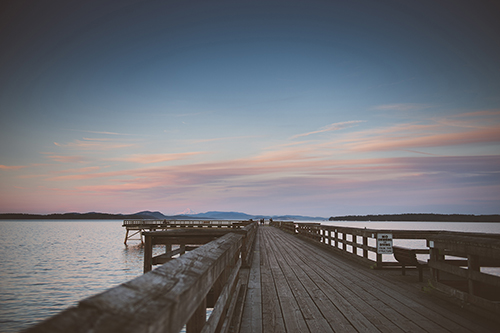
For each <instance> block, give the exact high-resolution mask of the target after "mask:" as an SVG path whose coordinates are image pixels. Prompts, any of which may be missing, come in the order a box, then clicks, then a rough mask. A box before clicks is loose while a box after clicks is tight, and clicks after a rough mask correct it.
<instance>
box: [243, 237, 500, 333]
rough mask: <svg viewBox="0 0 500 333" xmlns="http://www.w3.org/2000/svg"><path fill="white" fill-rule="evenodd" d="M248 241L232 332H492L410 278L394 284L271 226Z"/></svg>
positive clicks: (393, 277) (389, 275)
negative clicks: (239, 310)
mask: <svg viewBox="0 0 500 333" xmlns="http://www.w3.org/2000/svg"><path fill="white" fill-rule="evenodd" d="M256 241H257V243H256V244H255V253H254V258H253V263H252V267H251V269H250V274H249V275H250V279H249V285H248V292H247V298H246V303H245V307H244V311H243V318H242V324H241V329H240V332H315V333H316V332H405V331H411V332H495V331H498V326H496V327H495V324H494V323H492V322H490V321H488V320H486V319H484V318H482V317H479V316H476V315H475V314H473V313H471V312H468V311H465V310H463V309H461V308H460V307H458V306H455V305H452V304H449V303H448V302H444V301H441V300H439V299H438V298H436V297H433V296H430V295H428V294H426V293H424V292H422V291H421V290H420V289H421V288H422V286H424V285H423V284H419V283H418V276H417V273H416V272H413V274H415V276H408V275H407V276H405V277H404V280H405V281H402V280H403V277H401V276H400V274H393V273H395V272H387V270H386V271H374V270H370V269H367V268H366V267H364V266H360V265H358V264H357V263H353V262H352V261H350V260H346V259H345V258H342V257H339V256H335V255H332V254H331V253H329V252H327V251H326V250H324V249H321V248H319V247H317V246H315V245H313V244H310V243H309V242H306V241H304V240H301V239H299V238H297V237H295V236H293V235H290V234H288V233H286V232H283V231H281V230H278V229H276V228H273V227H261V228H259V231H258V237H257V240H256ZM408 279H413V280H414V282H412V283H410V284H409V283H408Z"/></svg>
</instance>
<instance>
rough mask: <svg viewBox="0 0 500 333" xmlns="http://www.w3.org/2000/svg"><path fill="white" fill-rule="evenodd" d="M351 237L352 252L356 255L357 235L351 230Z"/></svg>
mask: <svg viewBox="0 0 500 333" xmlns="http://www.w3.org/2000/svg"><path fill="white" fill-rule="evenodd" d="M351 238H352V254H354V255H356V256H357V255H358V236H357V235H356V234H355V232H353V233H352V234H351Z"/></svg>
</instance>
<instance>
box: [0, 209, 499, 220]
mask: <svg viewBox="0 0 500 333" xmlns="http://www.w3.org/2000/svg"><path fill="white" fill-rule="evenodd" d="M270 218H272V219H273V220H277V221H280V220H281V221H326V220H329V221H436V222H500V215H498V214H496V215H466V214H383V215H346V216H332V217H330V218H329V219H327V218H325V217H318V216H302V215H250V214H245V213H240V212H219V211H210V212H206V213H198V214H189V215H164V214H162V213H161V212H152V211H142V212H138V213H134V214H108V213H97V212H90V213H60V214H47V215H42V214H22V213H12V214H0V220H133V219H137V220H141V219H155V220H163V219H166V220H250V219H253V220H260V219H266V220H268V219H270Z"/></svg>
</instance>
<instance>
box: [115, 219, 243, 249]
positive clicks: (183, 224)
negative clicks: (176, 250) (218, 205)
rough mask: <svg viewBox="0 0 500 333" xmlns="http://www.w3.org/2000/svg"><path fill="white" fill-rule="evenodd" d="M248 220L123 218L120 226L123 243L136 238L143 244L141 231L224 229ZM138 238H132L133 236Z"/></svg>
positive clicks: (235, 226) (234, 226)
mask: <svg viewBox="0 0 500 333" xmlns="http://www.w3.org/2000/svg"><path fill="white" fill-rule="evenodd" d="M248 222H249V221H241V220H152V219H151V220H124V221H123V224H122V227H124V228H125V230H126V231H125V240H124V242H123V243H124V244H125V245H127V243H128V241H130V240H138V241H140V242H141V244H144V237H143V233H144V232H148V231H165V230H170V229H190V228H193V229H199V228H202V229H207V228H208V229H215V228H217V229H225V228H238V226H239V225H241V224H248ZM134 236H135V237H138V238H133V237H134Z"/></svg>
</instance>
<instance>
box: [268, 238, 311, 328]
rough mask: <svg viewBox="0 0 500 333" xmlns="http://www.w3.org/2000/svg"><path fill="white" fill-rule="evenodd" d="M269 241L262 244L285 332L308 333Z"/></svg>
mask: <svg viewBox="0 0 500 333" xmlns="http://www.w3.org/2000/svg"><path fill="white" fill-rule="evenodd" d="M270 243H271V242H270V241H269V240H267V241H265V242H264V244H265V251H266V255H267V256H268V258H269V267H270V270H271V274H272V276H273V279H274V284H275V286H276V292H277V294H278V299H279V302H280V305H281V309H282V314H283V320H284V322H285V327H286V330H287V332H308V331H309V329H308V327H307V324H306V322H305V318H304V316H303V314H302V311H301V309H300V307H299V305H298V304H297V301H296V299H295V297H294V295H293V293H292V291H291V289H290V286H289V285H288V283H287V282H286V278H285V275H284V273H283V271H282V270H281V267H280V266H279V264H278V262H277V259H276V257H275V255H274V253H273V251H272V248H271V247H270Z"/></svg>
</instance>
